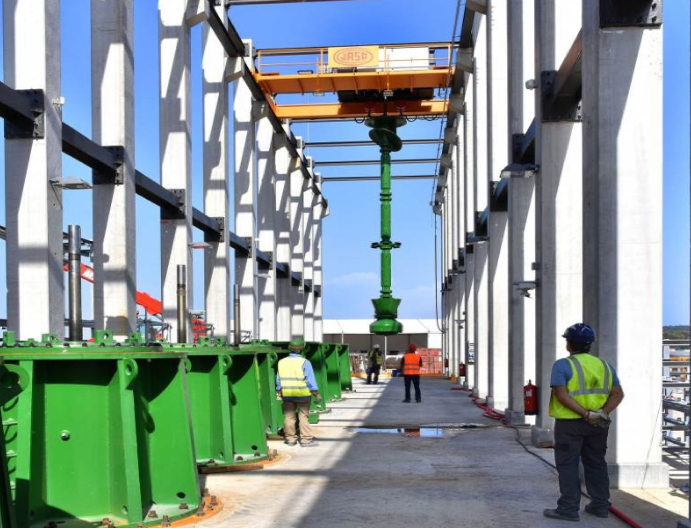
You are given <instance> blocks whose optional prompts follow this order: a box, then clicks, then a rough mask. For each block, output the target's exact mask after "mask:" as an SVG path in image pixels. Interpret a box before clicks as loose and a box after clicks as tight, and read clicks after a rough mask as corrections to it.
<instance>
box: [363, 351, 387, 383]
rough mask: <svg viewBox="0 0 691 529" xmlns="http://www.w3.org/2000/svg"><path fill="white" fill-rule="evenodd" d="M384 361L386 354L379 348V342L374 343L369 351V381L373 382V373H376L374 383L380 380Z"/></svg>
mask: <svg viewBox="0 0 691 529" xmlns="http://www.w3.org/2000/svg"><path fill="white" fill-rule="evenodd" d="M383 363H384V355H383V354H382V352H381V349H380V348H379V344H374V347H373V348H372V350H371V351H370V352H369V353H367V383H368V384H371V383H372V375H374V383H375V384H377V383H378V382H379V373H380V371H381V366H382V364H383Z"/></svg>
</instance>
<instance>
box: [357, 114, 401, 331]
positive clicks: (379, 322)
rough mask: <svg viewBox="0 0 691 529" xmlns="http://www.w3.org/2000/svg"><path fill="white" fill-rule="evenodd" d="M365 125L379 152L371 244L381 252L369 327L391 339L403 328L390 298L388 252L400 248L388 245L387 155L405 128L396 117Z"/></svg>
mask: <svg viewBox="0 0 691 529" xmlns="http://www.w3.org/2000/svg"><path fill="white" fill-rule="evenodd" d="M365 124H366V125H367V126H368V127H371V128H372V130H371V131H370V133H369V136H370V138H371V139H372V141H374V142H375V143H376V144H377V145H379V149H380V152H381V184H380V194H379V197H380V203H381V240H380V241H379V242H375V243H372V248H378V249H379V250H380V251H381V291H380V295H379V297H378V298H377V299H373V300H372V304H373V305H374V317H375V318H376V320H375V321H374V322H372V323H371V324H370V326H369V330H370V332H371V333H373V334H379V335H392V334H400V333H401V332H403V325H402V324H401V322H399V321H398V320H397V319H396V318H397V317H398V306H399V305H400V303H401V300H400V299H397V298H394V297H393V291H392V289H391V250H393V249H395V248H400V246H401V243H399V242H392V241H391V197H392V195H391V153H392V152H397V151H400V150H401V146H402V142H401V139H400V138H399V137H398V135H397V134H396V129H397V128H398V127H402V126H403V125H405V124H406V121H405V118H403V117H400V116H380V117H376V118H368V119H367V120H365Z"/></svg>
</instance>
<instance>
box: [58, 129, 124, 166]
mask: <svg viewBox="0 0 691 529" xmlns="http://www.w3.org/2000/svg"><path fill="white" fill-rule="evenodd" d="M62 152H64V153H65V154H67V155H68V156H71V157H72V158H74V159H75V160H78V161H80V162H81V163H83V164H84V165H86V166H87V167H91V168H92V169H94V170H95V171H98V172H100V173H105V174H110V175H115V174H116V173H117V172H118V167H119V165H120V164H119V162H118V159H117V157H116V156H115V154H114V153H113V151H111V150H109V149H106V148H105V147H102V146H100V145H99V144H98V143H96V142H95V141H94V140H92V139H91V138H87V137H86V136H84V134H82V133H81V132H79V131H78V130H76V129H73V128H72V127H70V126H69V125H67V124H66V123H63V124H62Z"/></svg>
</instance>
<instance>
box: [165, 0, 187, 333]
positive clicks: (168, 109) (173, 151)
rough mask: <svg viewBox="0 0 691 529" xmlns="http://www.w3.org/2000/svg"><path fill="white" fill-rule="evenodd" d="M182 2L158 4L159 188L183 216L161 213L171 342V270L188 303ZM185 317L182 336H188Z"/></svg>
mask: <svg viewBox="0 0 691 529" xmlns="http://www.w3.org/2000/svg"><path fill="white" fill-rule="evenodd" d="M187 3H188V2H187V0H159V5H158V15H159V23H158V40H159V59H160V60H159V64H160V71H159V73H160V77H159V79H160V82H159V90H160V91H159V131H160V132H159V153H160V168H161V185H162V186H163V187H165V188H166V189H169V190H171V191H173V192H175V193H176V194H177V195H178V196H180V197H181V198H182V200H183V202H184V214H177V213H176V214H171V213H170V212H167V211H164V210H161V301H162V304H163V321H164V322H165V323H167V324H168V325H170V336H171V339H173V340H174V339H175V337H177V336H178V319H177V308H178V307H177V267H178V265H185V267H186V271H187V281H186V284H187V300H188V303H192V300H193V299H194V297H193V294H192V291H193V288H192V287H193V283H194V281H193V279H192V278H193V277H194V276H193V273H192V272H193V270H192V265H193V261H192V249H191V248H190V243H191V242H192V139H191V134H190V124H191V116H192V106H191V105H192V104H191V97H190V95H191V94H190V90H191V87H190V29H189V26H188V25H187V23H186V21H185V19H186V15H187ZM189 309H190V307H188V308H187V310H188V312H187V315H188V317H187V318H186V331H185V336H188V337H191V336H192V322H191V319H190V318H189Z"/></svg>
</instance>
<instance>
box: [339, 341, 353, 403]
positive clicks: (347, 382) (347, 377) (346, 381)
mask: <svg viewBox="0 0 691 529" xmlns="http://www.w3.org/2000/svg"><path fill="white" fill-rule="evenodd" d="M338 363H339V365H340V368H341V391H353V376H352V367H351V365H350V347H349V346H348V344H345V343H342V344H339V347H338Z"/></svg>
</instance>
